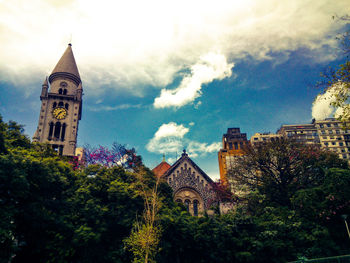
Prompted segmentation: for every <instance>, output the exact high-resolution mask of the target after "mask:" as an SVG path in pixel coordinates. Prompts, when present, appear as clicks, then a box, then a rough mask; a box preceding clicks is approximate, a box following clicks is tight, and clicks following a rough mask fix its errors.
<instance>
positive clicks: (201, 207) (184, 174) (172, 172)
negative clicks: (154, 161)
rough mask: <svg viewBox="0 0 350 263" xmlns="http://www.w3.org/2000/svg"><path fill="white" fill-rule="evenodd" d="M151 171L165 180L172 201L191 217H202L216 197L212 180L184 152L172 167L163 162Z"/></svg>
mask: <svg viewBox="0 0 350 263" xmlns="http://www.w3.org/2000/svg"><path fill="white" fill-rule="evenodd" d="M166 168H168V169H166ZM164 170H166V171H165V172H164ZM152 171H153V172H154V173H155V174H156V175H157V176H160V177H161V178H163V179H164V180H166V182H167V183H168V184H169V186H170V187H171V188H172V189H173V192H174V197H173V198H174V201H176V202H178V203H182V204H184V205H185V207H186V208H187V210H188V211H189V212H190V213H191V214H192V215H193V216H200V215H203V214H204V212H205V211H207V210H208V209H209V207H210V205H211V203H212V201H213V200H214V198H215V196H216V195H215V193H214V190H213V187H212V184H213V181H212V179H211V178H210V177H209V176H208V175H207V174H206V173H205V172H203V171H202V169H201V168H199V167H198V166H197V165H196V164H195V163H194V162H193V161H192V160H191V158H189V156H188V154H187V153H186V151H185V150H184V152H183V153H182V155H181V157H180V158H179V159H178V160H177V161H176V162H175V163H174V164H173V165H172V166H170V165H169V164H167V163H166V162H165V160H163V162H161V163H160V164H159V165H158V166H156V167H155V168H154V169H153V170H152Z"/></svg>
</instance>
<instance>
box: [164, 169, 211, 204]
mask: <svg viewBox="0 0 350 263" xmlns="http://www.w3.org/2000/svg"><path fill="white" fill-rule="evenodd" d="M191 170H192V169H191ZM191 170H189V169H186V170H185V169H182V171H181V172H180V173H177V174H175V173H172V174H170V175H169V176H167V178H171V180H170V181H169V179H168V184H169V185H170V187H171V188H172V189H173V191H174V195H176V194H177V193H178V192H179V191H181V190H183V189H185V188H190V189H192V190H194V191H195V192H197V193H198V194H199V195H200V197H201V198H202V200H203V201H204V208H205V209H208V205H209V202H210V200H212V199H213V191H212V189H211V186H210V184H208V182H206V184H204V182H203V180H202V182H200V179H199V176H197V175H196V172H191Z"/></svg>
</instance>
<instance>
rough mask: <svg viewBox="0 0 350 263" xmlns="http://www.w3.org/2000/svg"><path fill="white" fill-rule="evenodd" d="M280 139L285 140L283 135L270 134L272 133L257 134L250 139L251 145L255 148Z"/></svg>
mask: <svg viewBox="0 0 350 263" xmlns="http://www.w3.org/2000/svg"><path fill="white" fill-rule="evenodd" d="M280 138H283V135H281V134H275V133H270V132H264V133H255V134H254V135H253V136H252V137H251V138H250V143H251V145H253V146H255V145H258V144H261V143H262V144H263V143H267V142H273V141H277V140H279V139H280Z"/></svg>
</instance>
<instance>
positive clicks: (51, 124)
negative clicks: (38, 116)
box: [47, 122, 53, 141]
mask: <svg viewBox="0 0 350 263" xmlns="http://www.w3.org/2000/svg"><path fill="white" fill-rule="evenodd" d="M49 126H50V129H49V136H48V138H47V139H48V140H49V141H51V138H52V133H53V122H50V125H49Z"/></svg>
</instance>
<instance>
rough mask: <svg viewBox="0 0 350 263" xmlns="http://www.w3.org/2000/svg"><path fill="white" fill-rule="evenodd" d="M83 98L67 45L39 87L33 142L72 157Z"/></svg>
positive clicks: (75, 66) (77, 73)
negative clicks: (37, 114) (36, 125)
mask: <svg viewBox="0 0 350 263" xmlns="http://www.w3.org/2000/svg"><path fill="white" fill-rule="evenodd" d="M82 96H83V87H82V82H81V79H80V75H79V71H78V67H77V64H76V63H75V59H74V55H73V51H72V45H71V44H69V45H68V47H67V49H66V51H65V52H64V54H63V55H62V57H61V59H60V60H59V61H58V63H57V65H56V67H55V68H54V69H53V71H52V73H51V74H50V76H49V77H48V78H47V77H46V78H45V80H44V83H43V85H42V90H41V96H40V100H41V109H40V115H39V122H38V127H37V130H36V132H35V134H34V136H33V141H34V142H42V143H43V142H45V143H49V144H51V145H52V147H53V148H54V149H55V150H57V151H58V153H59V154H60V155H65V156H74V155H75V150H76V144H77V136H78V125H79V120H81V113H82V102H83V101H82Z"/></svg>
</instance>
